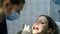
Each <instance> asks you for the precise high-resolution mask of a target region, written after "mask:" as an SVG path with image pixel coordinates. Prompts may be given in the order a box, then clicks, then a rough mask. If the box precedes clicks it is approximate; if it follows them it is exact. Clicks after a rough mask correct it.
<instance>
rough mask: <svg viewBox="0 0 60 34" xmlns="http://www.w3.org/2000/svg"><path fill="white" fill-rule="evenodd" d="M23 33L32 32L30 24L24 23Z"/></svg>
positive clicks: (29, 33) (28, 33)
mask: <svg viewBox="0 0 60 34" xmlns="http://www.w3.org/2000/svg"><path fill="white" fill-rule="evenodd" d="M22 34H31V31H30V26H29V25H24V28H23V30H22Z"/></svg>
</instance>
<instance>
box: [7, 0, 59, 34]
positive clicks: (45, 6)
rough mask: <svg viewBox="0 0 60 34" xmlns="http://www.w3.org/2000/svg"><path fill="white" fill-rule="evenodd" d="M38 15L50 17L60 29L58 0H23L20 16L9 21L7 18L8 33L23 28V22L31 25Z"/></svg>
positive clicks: (11, 33)
mask: <svg viewBox="0 0 60 34" xmlns="http://www.w3.org/2000/svg"><path fill="white" fill-rule="evenodd" d="M39 15H48V16H50V17H52V18H53V19H54V20H55V21H56V23H57V25H58V27H59V30H60V0H25V5H24V7H23V10H22V11H21V13H20V17H19V18H18V19H16V20H15V21H10V23H9V20H7V21H8V22H7V28H8V34H16V33H17V32H19V31H20V30H21V29H22V28H23V24H27V25H30V26H32V25H33V23H34V22H35V20H36V18H37V17H38V16H39ZM59 32H60V31H59Z"/></svg>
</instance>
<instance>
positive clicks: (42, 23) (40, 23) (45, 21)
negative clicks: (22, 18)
mask: <svg viewBox="0 0 60 34" xmlns="http://www.w3.org/2000/svg"><path fill="white" fill-rule="evenodd" d="M23 30H24V29H23ZM23 30H22V31H21V32H18V34H22V33H24V32H23ZM28 31H29V30H27V33H28ZM30 33H32V34H58V27H57V25H56V23H55V22H54V21H53V20H52V18H51V17H49V16H46V15H40V16H39V17H38V18H37V19H36V21H35V23H34V24H33V26H32V32H30Z"/></svg>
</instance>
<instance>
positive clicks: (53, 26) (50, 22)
mask: <svg viewBox="0 0 60 34" xmlns="http://www.w3.org/2000/svg"><path fill="white" fill-rule="evenodd" d="M41 16H45V17H46V18H47V20H48V28H51V29H52V32H50V33H49V34H58V26H57V24H56V23H55V21H54V20H53V19H52V18H51V17H49V16H47V15H40V16H39V17H41Z"/></svg>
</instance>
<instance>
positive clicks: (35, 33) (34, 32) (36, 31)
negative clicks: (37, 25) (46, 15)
mask: <svg viewBox="0 0 60 34" xmlns="http://www.w3.org/2000/svg"><path fill="white" fill-rule="evenodd" d="M32 33H33V34H37V33H40V31H38V30H33V31H32Z"/></svg>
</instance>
